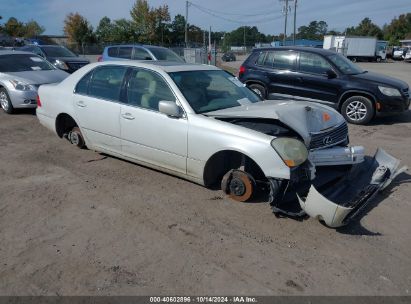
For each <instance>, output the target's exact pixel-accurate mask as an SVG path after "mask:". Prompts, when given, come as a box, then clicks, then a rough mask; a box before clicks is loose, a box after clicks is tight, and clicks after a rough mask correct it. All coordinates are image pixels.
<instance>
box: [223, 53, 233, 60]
mask: <svg viewBox="0 0 411 304" xmlns="http://www.w3.org/2000/svg"><path fill="white" fill-rule="evenodd" d="M221 60H222V61H235V60H236V58H235V55H234V54H233V53H225V54H224V55H223V56H222V57H221Z"/></svg>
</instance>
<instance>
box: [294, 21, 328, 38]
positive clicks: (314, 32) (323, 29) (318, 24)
mask: <svg viewBox="0 0 411 304" xmlns="http://www.w3.org/2000/svg"><path fill="white" fill-rule="evenodd" d="M327 31H328V25H327V22H325V21H311V22H310V23H309V24H308V25H307V26H306V25H303V26H300V27H299V28H298V33H297V38H298V39H312V40H322V39H323V38H324V35H325V34H326V33H327Z"/></svg>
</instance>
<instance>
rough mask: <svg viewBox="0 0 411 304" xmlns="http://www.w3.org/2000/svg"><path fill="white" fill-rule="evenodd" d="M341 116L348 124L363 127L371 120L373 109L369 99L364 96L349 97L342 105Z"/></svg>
mask: <svg viewBox="0 0 411 304" xmlns="http://www.w3.org/2000/svg"><path fill="white" fill-rule="evenodd" d="M341 114H342V115H343V116H344V118H345V119H346V120H347V121H348V122H349V123H352V124H356V125H365V124H367V123H369V122H370V121H371V119H373V117H374V114H375V108H374V105H373V103H372V101H371V100H370V99H369V98H367V97H364V96H351V97H350V98H347V99H346V100H345V101H344V103H343V104H342V106H341Z"/></svg>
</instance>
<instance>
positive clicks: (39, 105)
mask: <svg viewBox="0 0 411 304" xmlns="http://www.w3.org/2000/svg"><path fill="white" fill-rule="evenodd" d="M36 100H37V107H38V108H40V107H41V101H40V96H39V95H38V94H37V98H36Z"/></svg>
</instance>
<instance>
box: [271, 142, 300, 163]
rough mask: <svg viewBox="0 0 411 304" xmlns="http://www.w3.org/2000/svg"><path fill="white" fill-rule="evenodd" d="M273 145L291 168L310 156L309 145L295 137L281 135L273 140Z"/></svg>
mask: <svg viewBox="0 0 411 304" xmlns="http://www.w3.org/2000/svg"><path fill="white" fill-rule="evenodd" d="M271 146H272V147H273V148H274V150H275V151H276V152H277V153H278V155H280V157H281V158H282V160H283V161H284V163H285V164H286V165H287V166H288V167H290V168H292V167H296V166H299V165H301V164H302V163H304V162H305V161H306V160H307V158H308V150H307V147H306V146H305V145H304V143H303V142H302V141H300V140H298V139H295V138H290V137H279V138H276V139H273V140H272V141H271Z"/></svg>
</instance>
